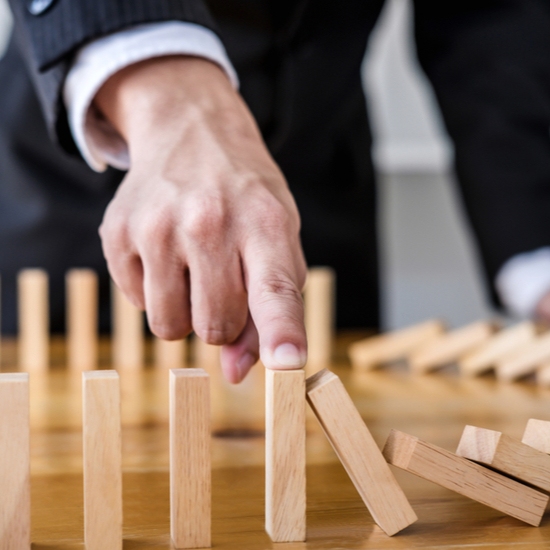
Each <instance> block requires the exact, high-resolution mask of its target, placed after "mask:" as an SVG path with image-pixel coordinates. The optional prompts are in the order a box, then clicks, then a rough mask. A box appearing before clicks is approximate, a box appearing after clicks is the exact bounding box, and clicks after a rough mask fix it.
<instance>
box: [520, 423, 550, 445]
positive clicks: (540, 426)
mask: <svg viewBox="0 0 550 550" xmlns="http://www.w3.org/2000/svg"><path fill="white" fill-rule="evenodd" d="M521 442H522V443H525V445H529V446H530V447H533V449H537V450H538V451H541V452H543V453H546V454H550V422H549V421H548V420H537V419H536V418H530V419H529V420H528V421H527V426H526V427H525V431H524V432H523V437H522V438H521Z"/></svg>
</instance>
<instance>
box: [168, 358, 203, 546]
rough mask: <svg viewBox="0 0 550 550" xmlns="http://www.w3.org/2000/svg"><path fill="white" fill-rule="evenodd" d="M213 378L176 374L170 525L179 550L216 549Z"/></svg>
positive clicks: (172, 376) (172, 391)
mask: <svg viewBox="0 0 550 550" xmlns="http://www.w3.org/2000/svg"><path fill="white" fill-rule="evenodd" d="M210 463H211V459H210V379H209V376H208V374H207V373H206V372H205V371H204V370H203V369H190V368H188V369H174V370H171V371H170V517H171V520H170V525H171V534H172V540H173V542H174V546H175V547H176V548H205V547H209V546H210V545H211V534H210V529H211V498H212V497H211V492H212V489H211V485H212V481H211V470H210Z"/></svg>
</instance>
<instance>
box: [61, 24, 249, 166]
mask: <svg viewBox="0 0 550 550" xmlns="http://www.w3.org/2000/svg"><path fill="white" fill-rule="evenodd" d="M165 55H193V56H198V57H204V58H206V59H209V60H210V61H213V62H215V63H217V64H218V65H219V66H220V67H221V68H222V69H223V70H224V71H225V73H226V74H227V76H228V78H229V79H230V81H231V83H232V84H233V85H234V86H235V87H238V85H239V81H238V77H237V73H236V72H235V69H234V68H233V66H232V65H231V62H230V61H229V58H228V57H227V53H226V51H225V48H224V46H223V44H222V42H221V41H220V39H219V38H218V37H217V36H216V34H215V33H214V32H212V31H211V30H209V29H207V28H205V27H202V26H200V25H196V24H194V23H185V22H181V21H167V22H162V23H148V24H145V25H139V26H135V27H132V28H129V29H126V30H123V31H119V32H117V33H114V34H112V35H108V36H105V37H103V38H99V39H97V40H94V41H93V42H91V43H90V44H88V45H86V46H84V47H83V48H81V49H80V50H79V51H78V53H77V54H76V57H75V59H74V62H73V65H72V67H71V69H70V71H69V74H68V75H67V78H66V80H65V85H64V88H63V99H64V101H65V106H66V108H67V112H68V117H69V125H70V128H71V131H72V134H73V138H74V140H75V142H76V145H77V146H78V148H79V150H80V152H81V154H82V156H83V157H84V159H85V160H86V162H87V163H88V164H89V165H90V167H91V168H93V169H94V170H96V171H97V172H102V171H104V170H105V169H106V168H107V165H111V166H114V167H115V168H118V169H120V170H128V169H129V167H130V158H129V154H128V146H127V144H126V142H125V141H124V139H123V138H122V137H121V136H120V134H118V132H117V131H116V130H115V129H114V128H113V126H112V125H111V124H109V122H107V121H106V120H105V119H104V118H103V117H101V116H100V115H99V113H97V112H96V111H95V110H94V108H93V105H92V101H93V99H94V97H95V95H96V93H97V92H98V90H99V89H100V88H101V86H102V85H103V84H104V83H105V82H106V81H107V79H108V78H109V77H111V76H112V75H113V74H115V73H116V72H118V71H120V70H121V69H123V68H124V67H127V66H129V65H132V64H133V63H137V62H139V61H143V60H145V59H150V58H152V57H160V56H165Z"/></svg>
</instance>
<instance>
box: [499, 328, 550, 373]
mask: <svg viewBox="0 0 550 550" xmlns="http://www.w3.org/2000/svg"><path fill="white" fill-rule="evenodd" d="M548 360H550V332H548V333H546V334H543V335H542V336H539V337H538V338H535V339H534V340H533V341H532V342H529V343H527V344H525V345H523V346H522V347H521V348H519V349H518V350H516V351H515V352H514V353H511V354H510V355H509V356H508V357H506V358H504V359H502V360H500V361H499V362H498V363H497V366H496V374H497V378H498V379H499V380H503V381H506V382H510V381H512V380H517V379H518V378H521V377H522V376H526V375H528V374H531V373H532V372H534V371H536V369H537V367H539V366H540V365H542V364H544V363H545V362H546V361H548Z"/></svg>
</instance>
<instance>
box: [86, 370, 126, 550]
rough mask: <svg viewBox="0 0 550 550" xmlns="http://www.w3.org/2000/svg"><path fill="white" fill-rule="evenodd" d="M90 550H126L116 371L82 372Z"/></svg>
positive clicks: (87, 538)
mask: <svg viewBox="0 0 550 550" xmlns="http://www.w3.org/2000/svg"><path fill="white" fill-rule="evenodd" d="M82 424H83V444H84V446H83V462H84V541H85V543H86V550H105V549H106V548H109V550H111V549H112V550H117V549H118V550H121V549H122V456H121V454H122V451H121V436H120V380H119V377H118V373H117V372H116V371H113V370H101V371H91V372H84V373H82Z"/></svg>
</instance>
